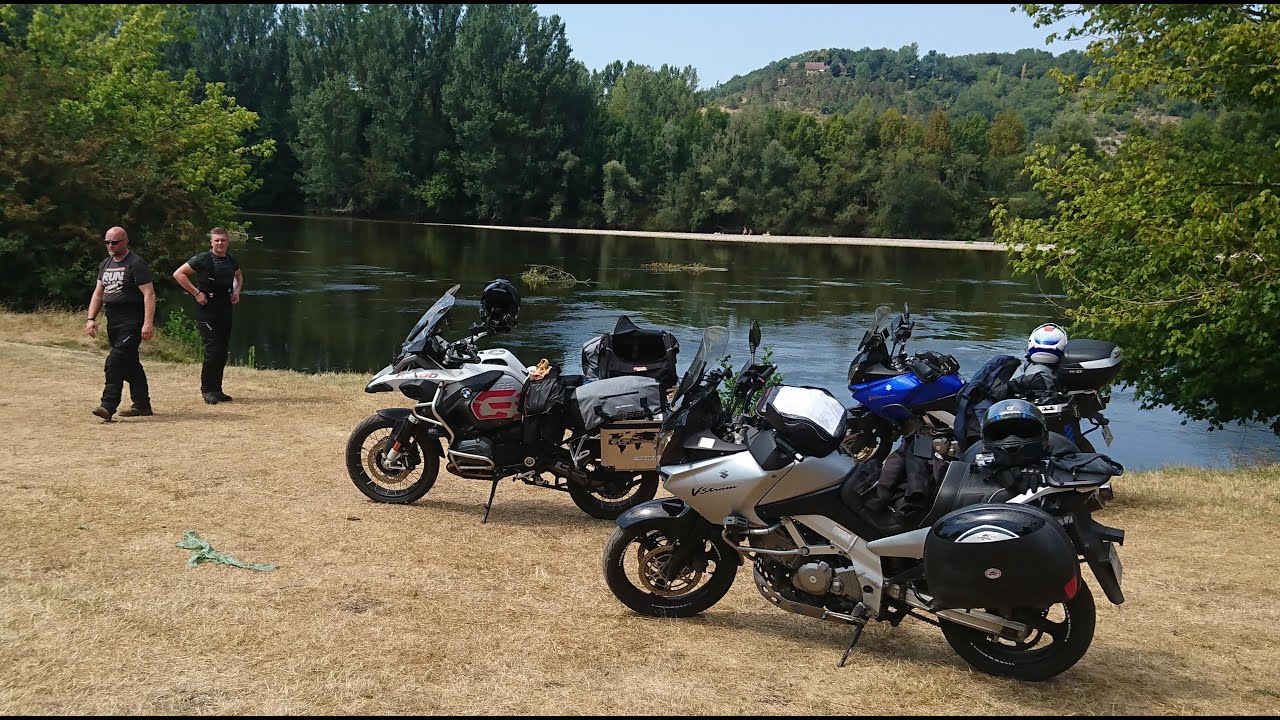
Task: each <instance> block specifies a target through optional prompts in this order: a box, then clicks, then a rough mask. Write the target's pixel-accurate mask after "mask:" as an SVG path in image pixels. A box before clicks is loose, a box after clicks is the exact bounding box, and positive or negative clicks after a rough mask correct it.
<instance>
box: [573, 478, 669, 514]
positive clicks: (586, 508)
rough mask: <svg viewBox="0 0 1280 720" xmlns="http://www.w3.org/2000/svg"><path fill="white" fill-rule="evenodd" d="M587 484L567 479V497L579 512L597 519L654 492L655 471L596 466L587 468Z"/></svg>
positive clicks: (626, 507) (648, 496) (631, 506)
mask: <svg viewBox="0 0 1280 720" xmlns="http://www.w3.org/2000/svg"><path fill="white" fill-rule="evenodd" d="M587 477H588V479H589V484H588V485H582V484H579V483H577V482H574V481H572V480H570V481H569V497H571V498H573V503H574V504H575V505H577V506H578V507H579V508H581V510H582V512H584V513H586V514H588V515H590V516H591V517H593V518H600V519H601V520H615V519H617V518H618V516H619V515H621V514H622V513H624V512H626V511H628V510H630V509H631V508H633V507H635V506H636V505H639V504H640V503H643V502H648V501H650V500H652V499H653V496H654V495H657V494H658V472H657V471H656V470H650V471H647V472H627V471H615V470H605V469H603V468H598V469H595V470H591V471H589V472H588V474H587Z"/></svg>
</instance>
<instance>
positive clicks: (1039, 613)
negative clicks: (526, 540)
mask: <svg viewBox="0 0 1280 720" xmlns="http://www.w3.org/2000/svg"><path fill="white" fill-rule="evenodd" d="M726 339H727V332H726V331H725V329H724V328H721V327H712V328H708V329H707V330H706V333H705V335H704V337H703V341H702V346H701V347H700V348H699V350H698V354H697V356H696V357H695V358H694V360H693V363H692V364H691V365H690V367H689V370H688V372H687V373H686V374H685V376H684V377H683V379H682V380H681V382H680V385H679V386H678V388H677V394H676V397H675V399H674V402H673V406H672V409H671V412H670V413H669V415H668V417H667V419H666V421H665V422H664V423H663V425H662V429H661V434H660V435H659V438H658V447H659V453H660V460H659V473H660V474H661V477H662V481H663V484H664V487H665V488H666V489H667V490H668V491H669V492H670V493H671V494H672V495H674V497H672V498H662V499H658V500H652V501H650V502H647V503H645V504H643V505H639V506H638V507H635V508H633V509H631V510H629V511H627V512H626V513H624V514H623V515H622V516H621V517H619V518H618V519H617V528H616V529H615V530H614V532H613V534H612V536H611V537H610V538H609V541H608V543H607V544H606V546H605V548H604V555H603V570H604V575H605V580H606V582H607V584H608V586H609V588H610V590H611V591H612V592H613V593H614V595H615V596H616V597H617V598H618V599H619V600H620V601H621V602H622V603H623V604H625V605H626V606H627V607H629V608H631V609H632V610H635V611H636V612H639V613H642V614H646V615H653V616H666V617H688V616H692V615H694V614H697V613H700V612H702V611H704V610H707V609H708V608H710V607H711V606H713V605H715V603H716V602H717V601H719V600H720V599H721V598H722V597H724V595H725V593H726V592H728V590H729V587H730V586H731V585H732V584H733V581H734V579H735V578H736V577H737V573H738V567H739V566H740V565H742V564H744V562H745V563H746V564H749V565H750V566H751V567H752V574H753V576H754V579H755V584H756V587H757V588H758V589H759V591H760V593H761V594H762V595H764V597H765V598H766V599H767V600H768V601H769V603H770V604H772V605H776V606H777V607H780V608H782V609H783V610H787V611H789V612H794V613H798V614H801V615H807V616H810V617H814V618H818V619H821V620H828V621H834V622H838V623H847V624H849V625H852V626H853V628H854V629H853V637H852V639H851V640H850V642H849V644H848V647H847V648H846V650H845V653H844V657H842V658H841V660H840V663H839V664H840V665H843V664H844V663H845V661H846V660H847V658H848V655H849V653H850V652H851V651H852V649H853V647H854V645H855V644H856V643H857V640H858V638H859V637H860V635H861V633H862V629H863V628H864V626H865V625H866V624H867V622H869V621H871V620H880V621H886V622H888V623H890V624H891V625H893V626H896V625H897V624H898V623H899V622H901V621H902V619H903V618H905V617H906V616H908V615H911V616H914V617H916V618H919V619H922V620H925V621H927V622H930V623H933V624H935V625H938V626H940V627H941V630H942V633H943V636H944V637H945V638H946V640H947V642H948V643H949V644H950V645H951V646H952V648H953V649H954V650H955V651H956V652H957V653H958V654H959V655H960V656H961V657H962V658H964V659H965V660H966V661H967V662H968V663H970V664H971V665H973V666H974V667H976V668H977V669H979V670H981V671H983V672H987V673H991V674H996V675H1007V676H1012V677H1015V678H1020V679H1023V680H1044V679H1047V678H1050V677H1053V676H1054V675H1057V674H1059V673H1061V672H1063V671H1065V670H1067V669H1068V668H1070V667H1071V666H1072V665H1074V664H1075V663H1076V662H1077V661H1078V660H1080V658H1081V657H1083V656H1084V654H1085V651H1086V650H1087V649H1088V647H1089V644H1090V642H1091V641H1092V638H1093V631H1094V620H1095V608H1094V602H1093V596H1092V595H1091V594H1090V591H1089V588H1088V586H1087V585H1086V584H1085V582H1084V579H1083V576H1082V574H1081V569H1080V564H1081V563H1087V564H1088V565H1089V567H1090V569H1091V570H1092V572H1093V575H1094V577H1095V578H1096V580H1097V582H1098V584H1099V585H1100V586H1101V587H1102V589H1103V591H1104V592H1105V593H1106V595H1107V598H1108V599H1109V600H1110V601H1111V602H1113V603H1117V604H1118V603H1121V602H1123V600H1124V596H1123V594H1122V593H1121V590H1120V579H1121V565H1120V561H1119V556H1118V554H1117V552H1116V545H1118V544H1121V543H1123V540H1124V532H1123V531H1122V530H1119V529H1115V528H1109V527H1106V526H1103V525H1101V524H1099V523H1097V522H1095V521H1094V520H1093V518H1092V512H1093V511H1094V510H1097V509H1101V507H1102V505H1103V503H1104V501H1105V498H1106V497H1109V491H1110V481H1111V478H1112V477H1113V476H1114V475H1118V474H1119V473H1120V472H1122V471H1123V469H1122V468H1120V467H1119V465H1117V464H1115V463H1113V462H1111V461H1110V460H1109V459H1105V462H1102V467H1103V468H1104V469H1105V471H1104V472H1098V468H1099V463H1098V462H1091V463H1090V464H1088V465H1084V464H1081V465H1080V466H1079V467H1075V468H1073V467H1071V466H1070V463H1068V462H1067V460H1066V459H1067V458H1071V457H1072V456H1070V455H1064V456H1062V457H1061V458H1058V459H1057V460H1049V459H1045V460H1044V461H1043V462H1032V463H1025V464H1024V465H1023V466H1021V467H1014V466H1012V465H1010V466H1008V467H1005V468H1003V469H1002V470H1001V471H1000V472H998V473H993V472H991V471H990V468H989V467H980V464H981V463H984V462H987V463H988V464H989V463H990V461H991V459H992V457H994V456H996V454H997V453H996V452H994V450H997V449H999V448H996V447H992V448H991V449H992V450H993V452H979V453H977V454H976V455H975V457H976V460H977V462H975V463H969V462H962V461H953V462H951V463H950V464H949V465H947V466H946V467H947V469H946V472H945V478H944V479H943V480H942V482H941V484H940V485H939V487H938V489H937V493H936V496H935V497H934V498H933V501H932V506H931V507H929V509H928V511H927V512H923V511H921V514H918V515H916V516H915V517H912V518H902V517H899V516H895V515H893V514H889V515H884V514H878V513H875V512H872V511H871V510H870V509H869V508H867V507H866V504H865V502H864V498H867V497H869V494H868V493H870V492H871V490H872V488H873V486H874V485H875V484H876V478H875V477H868V475H869V474H870V473H869V472H864V471H862V469H863V468H865V467H867V466H866V465H865V464H862V463H858V462H856V461H855V460H854V459H853V458H852V457H851V456H849V455H848V454H847V453H845V452H843V451H841V450H840V449H839V446H840V441H841V440H842V439H843V438H844V436H845V433H846V428H845V422H846V420H845V417H846V414H845V412H844V407H843V406H842V405H841V404H840V403H839V402H838V401H836V400H835V399H834V398H833V397H832V396H831V395H830V394H829V393H827V392H826V391H824V390H818V389H811V388H799V387H788V386H779V387H773V388H769V389H768V390H767V391H766V392H765V393H764V395H763V397H762V398H761V400H760V401H759V403H758V404H757V405H756V406H755V413H754V415H753V416H751V415H748V416H743V415H739V416H737V417H736V418H735V417H730V416H727V415H726V413H725V412H724V410H723V409H722V406H721V398H720V393H719V392H718V386H719V384H720V382H721V379H722V378H723V377H724V373H723V372H722V371H720V370H718V369H709V368H708V364H707V363H708V362H709V361H710V362H715V361H716V360H717V359H718V358H720V357H722V356H723V353H724V348H725V344H726V342H725V341H726ZM753 349H754V348H753ZM1010 402H1011V403H1013V402H1021V401H1010ZM992 411H993V415H992V416H994V412H995V411H997V408H996V407H995V406H993V408H992ZM989 417H991V416H989ZM989 422H990V420H989ZM1039 422H1040V432H1042V433H1046V432H1047V431H1045V430H1044V429H1043V418H1039ZM991 427H993V428H994V427H997V426H996V425H991ZM1045 442H1047V436H1046V439H1045ZM994 444H995V441H994V440H993V445H994ZM1075 457H1076V458H1078V459H1080V460H1081V462H1082V463H1083V461H1084V460H1086V459H1092V460H1094V461H1098V460H1100V458H1103V457H1104V456H1096V455H1095V456H1088V457H1086V456H1084V455H1076V456H1075ZM1064 463H1066V464H1065V465H1064ZM874 467H878V466H874ZM1104 490H1105V491H1104Z"/></svg>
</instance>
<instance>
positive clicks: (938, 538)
mask: <svg viewBox="0 0 1280 720" xmlns="http://www.w3.org/2000/svg"><path fill="white" fill-rule="evenodd" d="M1076 555H1077V553H1076V548H1075V545H1074V544H1073V543H1072V542H1071V537H1070V536H1069V535H1067V531H1066V530H1064V529H1063V527H1062V525H1061V524H1059V523H1058V521H1057V520H1056V519H1055V518H1054V517H1053V516H1052V515H1050V514H1049V513H1047V512H1045V511H1043V510H1041V509H1039V508H1037V507H1032V506H1030V505H1011V504H1007V503H983V504H980V505H970V506H969V507H965V508H960V509H959V510H953V511H952V512H949V513H947V514H946V515H943V516H942V517H941V518H939V519H938V521H937V522H936V523H934V524H933V527H932V528H930V530H929V534H928V536H927V537H926V538H925V542H924V576H925V582H926V583H927V584H928V593H929V594H930V595H932V596H933V598H934V601H935V604H936V607H935V609H946V608H1016V607H1023V608H1043V607H1048V606H1050V605H1053V604H1055V603H1060V602H1064V601H1066V600H1069V599H1071V598H1072V597H1074V595H1075V592H1076V590H1077V588H1078V587H1079V581H1080V577H1079V575H1080V570H1079V564H1078V563H1077V560H1076Z"/></svg>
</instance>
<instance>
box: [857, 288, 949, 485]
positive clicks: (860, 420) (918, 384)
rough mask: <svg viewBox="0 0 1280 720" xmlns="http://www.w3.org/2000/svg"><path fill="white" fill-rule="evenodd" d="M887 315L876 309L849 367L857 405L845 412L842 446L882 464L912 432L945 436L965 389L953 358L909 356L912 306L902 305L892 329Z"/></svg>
mask: <svg viewBox="0 0 1280 720" xmlns="http://www.w3.org/2000/svg"><path fill="white" fill-rule="evenodd" d="M891 314H892V311H891V310H890V309H889V308H888V306H885V305H881V306H879V307H878V308H876V313H875V318H874V319H873V320H872V324H871V328H870V329H868V330H867V331H866V332H865V333H864V334H863V336H862V342H860V343H859V344H858V351H857V354H856V355H855V356H854V358H853V362H851V363H849V376H848V381H849V392H850V393H852V395H853V399H854V400H855V401H856V402H857V403H858V404H857V406H856V407H853V408H851V409H850V410H849V411H848V419H847V420H848V428H849V430H848V433H847V434H846V435H845V441H844V443H843V447H844V449H845V451H846V452H848V453H849V454H850V455H852V456H853V457H854V458H856V459H858V460H866V459H871V458H874V459H876V460H881V461H883V460H884V459H885V458H886V457H887V456H888V455H889V453H890V452H891V451H892V450H893V446H894V444H895V443H896V442H897V441H898V439H899V438H901V437H902V436H903V435H906V434H909V433H912V432H916V431H920V430H927V431H929V434H930V435H933V436H938V437H945V436H946V435H947V433H949V432H950V430H951V427H952V425H953V424H954V422H955V416H954V414H953V413H954V412H955V408H956V398H957V395H958V393H959V392H960V389H961V388H962V387H964V382H965V381H964V378H963V377H961V376H960V363H958V362H956V359H955V358H954V357H952V356H950V355H942V354H939V353H936V352H932V351H925V352H921V353H916V354H914V355H907V352H906V345H907V340H909V339H910V338H911V333H912V331H913V330H914V329H915V320H913V319H912V318H911V309H910V307H908V306H907V304H906V303H903V306H902V314H901V315H899V316H898V318H897V322H896V323H894V325H893V328H892V330H890V324H889V323H890V316H891ZM891 335H892V338H893V344H892V346H890V345H889V339H890V336H891Z"/></svg>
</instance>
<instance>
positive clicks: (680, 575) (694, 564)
mask: <svg viewBox="0 0 1280 720" xmlns="http://www.w3.org/2000/svg"><path fill="white" fill-rule="evenodd" d="M682 542H696V543H699V544H700V545H701V547H698V548H695V549H694V552H693V555H692V556H691V557H690V558H689V560H688V561H687V562H686V563H685V565H684V567H682V568H680V569H679V571H678V572H676V573H675V576H674V578H672V579H668V575H667V573H665V572H664V570H665V569H666V567H667V563H668V562H669V561H670V560H671V556H672V554H673V553H674V552H675V551H676V548H677V545H676V543H675V541H674V540H673V539H672V538H670V537H669V536H668V534H667V533H666V532H665V531H664V530H662V529H661V528H656V527H654V526H652V525H646V526H644V527H640V526H632V527H630V528H617V529H615V530H614V531H613V534H612V535H611V536H609V541H608V542H607V543H605V546H604V580H605V584H607V585H608V586H609V590H610V591H612V592H613V594H614V596H615V597H617V598H618V599H619V600H621V601H622V604H623V605H626V606H627V607H629V608H631V609H632V610H635V611H636V612H638V613H640V614H641V615H650V616H653V617H691V616H693V615H697V614H698V613H700V612H702V611H703V610H706V609H707V608H709V607H711V606H712V605H715V604H716V603H717V602H719V601H720V598H722V597H724V596H725V593H727V592H729V587H730V586H732V585H733V580H734V578H735V577H737V575H738V561H737V558H736V557H735V555H736V553H735V551H734V550H733V548H731V547H729V546H728V545H727V544H725V542H724V540H721V539H720V538H719V537H716V538H712V539H709V538H703V537H697V538H687V539H685V540H683V541H682Z"/></svg>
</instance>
